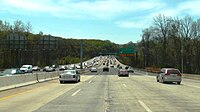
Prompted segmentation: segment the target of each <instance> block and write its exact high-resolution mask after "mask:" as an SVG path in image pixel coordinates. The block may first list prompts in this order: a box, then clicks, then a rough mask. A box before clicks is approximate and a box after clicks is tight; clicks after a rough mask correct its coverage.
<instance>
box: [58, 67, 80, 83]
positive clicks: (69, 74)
mask: <svg viewBox="0 0 200 112" xmlns="http://www.w3.org/2000/svg"><path fill="white" fill-rule="evenodd" d="M80 78H81V76H80V74H79V72H78V71H77V70H65V71H63V72H62V73H61V74H60V76H59V81H60V83H64V82H66V81H75V82H80Z"/></svg>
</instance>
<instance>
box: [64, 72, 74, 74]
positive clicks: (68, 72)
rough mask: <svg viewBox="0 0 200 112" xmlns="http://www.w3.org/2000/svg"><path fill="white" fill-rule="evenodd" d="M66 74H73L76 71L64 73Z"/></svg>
mask: <svg viewBox="0 0 200 112" xmlns="http://www.w3.org/2000/svg"><path fill="white" fill-rule="evenodd" d="M65 73H66V74H75V73H76V71H65Z"/></svg>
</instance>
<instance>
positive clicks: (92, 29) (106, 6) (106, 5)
mask: <svg viewBox="0 0 200 112" xmlns="http://www.w3.org/2000/svg"><path fill="white" fill-rule="evenodd" d="M198 4H200V1H198V0H193V1H190V0H176V1H174V0H173V1H165V0H134V1H133V0H75V1H74V0H58V1H54V0H44V1H39V0H17V1H16V0H2V2H1V3H0V6H1V9H0V14H1V20H3V21H8V22H10V23H13V22H14V21H16V20H21V21H23V22H30V23H31V25H32V26H33V32H32V33H34V34H38V33H39V32H40V31H42V32H43V33H44V34H46V35H48V34H50V35H53V36H58V37H62V38H74V39H97V40H98V39H99V40H109V41H111V42H114V43H116V44H126V43H128V42H133V43H137V42H139V41H141V40H142V37H141V35H142V30H143V29H145V28H148V27H150V26H151V25H153V18H154V17H155V16H157V15H159V14H163V15H165V16H170V17H184V16H186V15H190V16H192V17H194V18H199V17H200V16H199V13H198V11H199V10H200V8H199V7H198Z"/></svg>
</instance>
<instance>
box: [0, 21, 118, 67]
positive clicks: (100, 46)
mask: <svg viewBox="0 0 200 112" xmlns="http://www.w3.org/2000/svg"><path fill="white" fill-rule="evenodd" d="M31 31H32V25H31V24H30V22H27V23H26V24H25V23H23V22H22V21H20V20H17V21H15V22H14V23H13V25H11V23H9V22H7V21H1V20H0V43H1V44H0V59H1V60H0V68H10V67H21V65H23V64H32V65H38V66H46V65H52V64H56V65H62V64H71V63H79V62H80V48H81V46H80V43H81V40H80V39H71V38H68V39H67V38H62V37H55V36H51V35H45V34H43V32H42V31H40V32H39V34H33V33H32V32H31ZM82 42H83V57H84V59H83V60H88V59H90V58H92V57H94V56H97V55H100V54H103V53H109V52H118V47H119V46H118V44H115V43H113V42H110V41H109V40H95V39H90V40H88V39H82Z"/></svg>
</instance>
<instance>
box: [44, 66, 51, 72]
mask: <svg viewBox="0 0 200 112" xmlns="http://www.w3.org/2000/svg"><path fill="white" fill-rule="evenodd" d="M50 68H51V67H50V66H45V67H44V68H43V71H44V72H46V71H51V69H50Z"/></svg>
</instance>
